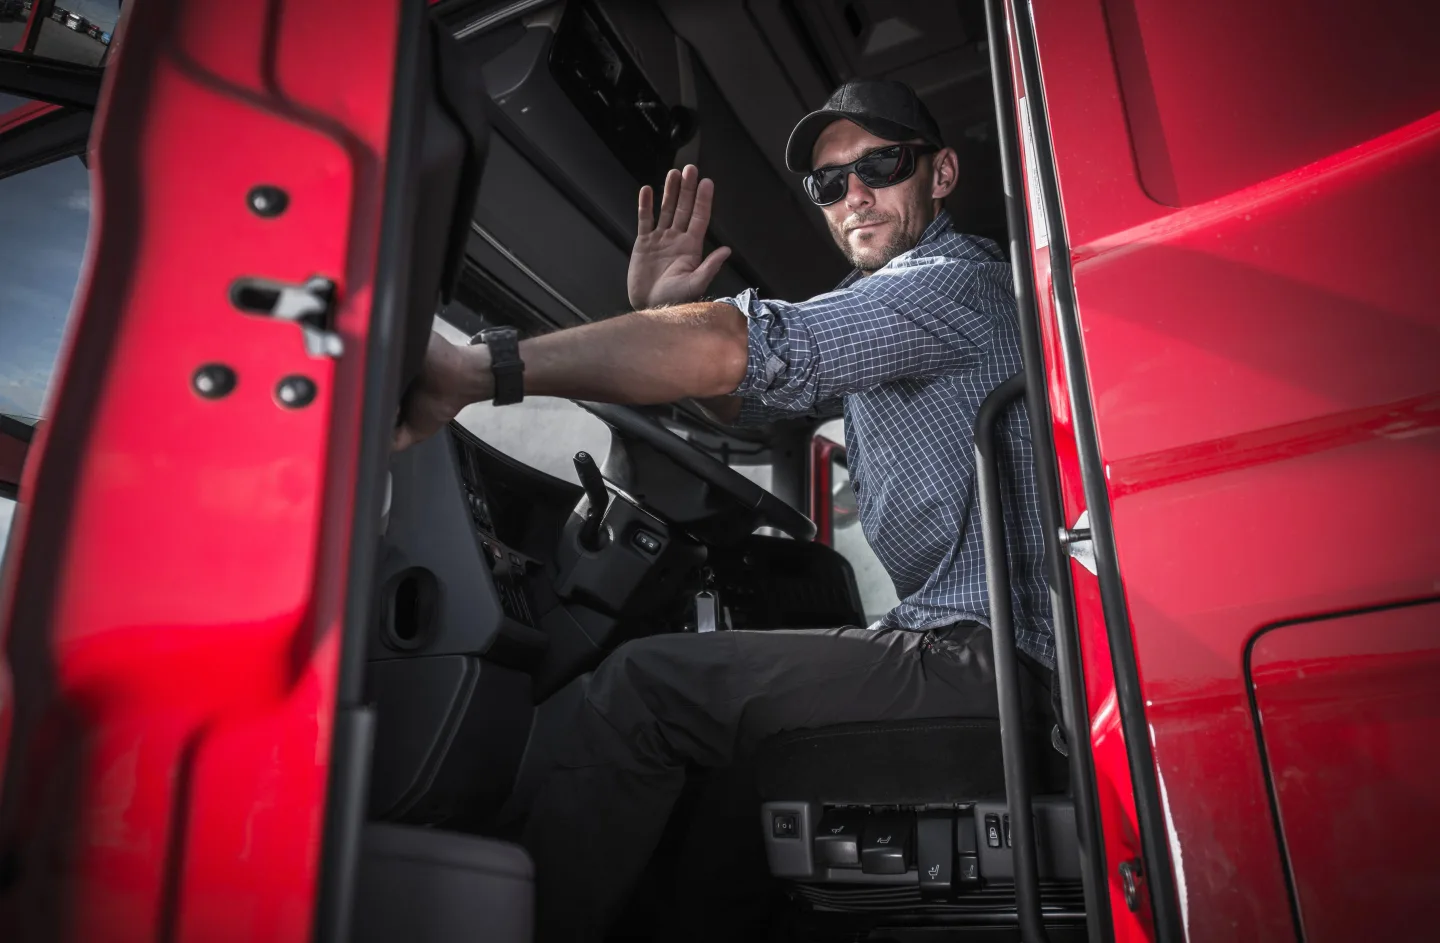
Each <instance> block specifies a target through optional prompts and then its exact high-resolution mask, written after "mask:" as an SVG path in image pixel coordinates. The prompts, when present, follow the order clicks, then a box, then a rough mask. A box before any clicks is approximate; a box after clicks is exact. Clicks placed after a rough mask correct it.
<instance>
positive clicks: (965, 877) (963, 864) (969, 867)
mask: <svg viewBox="0 0 1440 943" xmlns="http://www.w3.org/2000/svg"><path fill="white" fill-rule="evenodd" d="M955 881H956V883H957V884H959V885H960V886H961V887H979V886H980V856H979V855H957V856H956V858H955Z"/></svg>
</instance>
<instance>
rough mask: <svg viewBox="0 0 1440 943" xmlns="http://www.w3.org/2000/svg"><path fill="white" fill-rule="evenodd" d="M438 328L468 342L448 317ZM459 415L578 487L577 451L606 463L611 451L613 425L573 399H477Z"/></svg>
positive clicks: (516, 455)
mask: <svg viewBox="0 0 1440 943" xmlns="http://www.w3.org/2000/svg"><path fill="white" fill-rule="evenodd" d="M435 330H437V331H439V332H440V334H441V335H442V336H443V337H445V338H446V339H447V340H450V341H453V342H454V343H457V344H464V343H466V342H467V341H468V338H467V337H466V335H465V333H464V332H463V331H461V330H460V329H459V328H457V327H455V326H454V325H452V324H450V323H449V322H448V321H446V320H444V319H443V318H436V319H435ZM456 418H457V419H458V420H459V422H460V425H462V426H464V427H465V428H466V429H468V430H470V431H471V432H473V433H474V434H475V435H476V436H477V437H479V438H480V439H481V440H482V441H483V442H485V443H486V444H487V445H489V446H491V447H492V448H494V449H496V450H497V451H499V452H503V453H504V454H505V455H508V456H510V457H511V458H513V459H515V460H516V461H517V462H522V463H524V464H526V465H529V466H530V467H531V468H535V469H538V470H540V471H542V472H545V473H546V474H548V475H553V476H555V477H556V478H560V479H563V480H565V481H569V482H573V483H575V484H577V485H578V484H579V483H580V478H579V476H577V475H576V474H575V462H574V459H575V453H576V452H580V451H585V452H589V453H590V454H591V455H593V456H595V458H596V460H597V461H599V462H601V463H602V464H603V463H604V458H605V456H606V454H608V453H609V451H610V427H609V426H607V425H605V423H603V422H601V421H600V420H599V419H597V418H595V417H594V416H592V415H590V414H589V413H587V412H586V411H585V410H583V409H581V408H580V407H579V406H576V405H575V404H574V403H572V402H570V401H569V400H568V399H556V398H554V397H552V396H532V397H526V398H525V399H524V400H522V401H520V402H519V403H516V404H514V405H513V406H498V407H497V406H493V405H491V404H490V403H476V404H474V405H472V406H467V407H465V408H464V409H463V410H461V411H460V415H459V416H458V417H456Z"/></svg>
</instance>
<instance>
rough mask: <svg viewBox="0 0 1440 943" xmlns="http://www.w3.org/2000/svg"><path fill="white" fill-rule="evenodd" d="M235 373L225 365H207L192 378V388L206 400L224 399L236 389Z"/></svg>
mask: <svg viewBox="0 0 1440 943" xmlns="http://www.w3.org/2000/svg"><path fill="white" fill-rule="evenodd" d="M235 383H236V378H235V371H234V370H231V369H230V368H229V367H227V366H225V365H224V364H223V363H207V364H205V365H204V366H202V367H201V368H200V369H198V370H196V371H195V373H194V375H192V376H191V377H190V386H191V388H193V389H194V390H195V392H196V393H199V394H200V395H201V396H203V397H205V398H206V399H223V398H225V397H226V396H229V395H230V393H231V391H232V390H234V389H235Z"/></svg>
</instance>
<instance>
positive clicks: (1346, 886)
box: [1250, 601, 1440, 943]
mask: <svg viewBox="0 0 1440 943" xmlns="http://www.w3.org/2000/svg"><path fill="white" fill-rule="evenodd" d="M1437 679H1440V603H1436V602H1433V601H1432V602H1430V603H1429V604H1428V605H1415V606H1405V607H1399V608H1393V609H1384V610H1380V611H1377V612H1366V613H1358V614H1353V615H1343V616H1338V617H1332V618H1327V619H1324V620H1322V621H1314V622H1302V623H1298V624H1295V625H1289V626H1283V627H1280V628H1275V629H1271V630H1268V631H1266V632H1265V633H1263V634H1262V635H1261V636H1260V637H1259V638H1258V639H1256V641H1255V643H1254V646H1253V647H1252V649H1251V652H1250V683H1251V685H1252V686H1253V688H1254V692H1255V713H1254V722H1255V726H1256V730H1257V731H1259V733H1260V735H1261V745H1262V747H1263V749H1264V752H1265V760H1266V764H1267V766H1268V768H1269V772H1270V776H1271V781H1272V783H1273V789H1274V795H1275V804H1276V807H1277V809H1278V810H1279V814H1280V825H1281V829H1282V835H1283V838H1284V842H1285V849H1286V852H1287V856H1288V860H1289V865H1290V873H1291V875H1292V877H1293V879H1294V882H1295V893H1296V895H1297V898H1298V900H1299V906H1300V918H1301V922H1302V923H1303V925H1304V927H1305V939H1306V940H1308V941H1310V943H1341V941H1350V940H1358V939H1366V938H1369V939H1396V940H1399V939H1407V938H1412V937H1413V936H1414V934H1415V933H1416V932H1417V930H1418V928H1420V927H1423V926H1426V925H1427V924H1429V923H1430V922H1431V921H1432V916H1431V911H1432V910H1433V901H1432V896H1433V891H1434V889H1435V888H1436V887H1440V859H1437V858H1436V856H1435V849H1436V848H1437V847H1440V799H1437V797H1436V793H1435V783H1436V782H1440V754H1437V753H1436V752H1435V751H1434V750H1432V749H1430V748H1429V745H1430V744H1433V743H1435V742H1436V741H1437V739H1440V684H1437V683H1436V680H1437Z"/></svg>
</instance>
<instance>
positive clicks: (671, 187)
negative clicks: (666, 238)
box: [657, 170, 680, 229]
mask: <svg viewBox="0 0 1440 943" xmlns="http://www.w3.org/2000/svg"><path fill="white" fill-rule="evenodd" d="M679 202H680V171H678V170H672V171H670V172H669V173H668V174H666V175H665V193H664V195H662V196H661V197H660V222H659V223H658V224H657V226H658V228H660V229H669V228H670V224H671V223H673V222H674V221H675V206H676V204H677V203H679Z"/></svg>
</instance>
